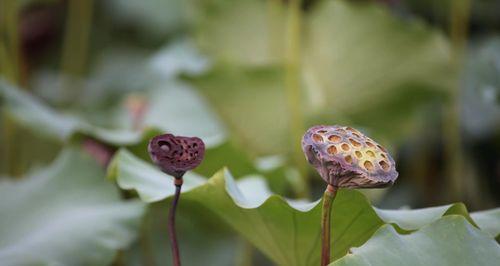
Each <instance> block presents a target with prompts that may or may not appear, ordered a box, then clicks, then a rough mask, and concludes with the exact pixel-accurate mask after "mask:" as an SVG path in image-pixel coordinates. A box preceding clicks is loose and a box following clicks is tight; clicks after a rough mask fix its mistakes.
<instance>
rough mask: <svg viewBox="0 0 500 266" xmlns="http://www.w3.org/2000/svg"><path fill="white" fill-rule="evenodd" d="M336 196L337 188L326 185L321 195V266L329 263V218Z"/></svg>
mask: <svg viewBox="0 0 500 266" xmlns="http://www.w3.org/2000/svg"><path fill="white" fill-rule="evenodd" d="M336 195H337V188H336V187H334V186H332V185H330V184H329V185H328V186H327V187H326V190H325V193H324V194H323V209H322V211H321V266H326V265H328V264H329V263H330V234H331V233H330V229H331V227H330V220H331V219H330V218H331V209H332V203H333V200H334V199H335V196H336Z"/></svg>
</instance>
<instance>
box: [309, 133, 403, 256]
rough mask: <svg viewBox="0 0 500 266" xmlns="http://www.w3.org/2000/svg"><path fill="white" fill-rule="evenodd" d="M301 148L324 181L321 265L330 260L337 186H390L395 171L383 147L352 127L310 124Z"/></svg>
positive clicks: (395, 173)
mask: <svg viewBox="0 0 500 266" xmlns="http://www.w3.org/2000/svg"><path fill="white" fill-rule="evenodd" d="M302 150H303V151H304V154H305V155H306V158H307V161H308V162H309V163H310V164H311V165H312V166H313V167H314V168H315V169H316V170H317V171H318V173H319V175H320V176H321V177H322V178H323V180H325V182H327V184H328V185H327V187H326V190H325V192H324V195H323V208H322V215H321V243H322V247H321V265H322V266H325V265H328V264H329V263H330V234H331V233H330V220H331V209H332V203H333V200H334V199H335V196H336V194H337V190H338V189H339V188H379V187H386V186H390V185H392V184H393V183H394V181H395V180H396V178H397V176H398V172H397V171H396V164H395V162H394V160H393V159H392V157H391V156H390V155H389V153H388V152H387V151H386V149H385V148H384V147H382V146H381V145H380V144H378V143H376V142H375V141H373V140H372V139H370V138H369V137H367V136H365V135H364V134H363V133H361V132H360V131H358V130H356V129H354V128H352V127H344V126H337V125H335V126H325V125H320V126H314V127H311V128H310V129H309V130H307V132H306V133H305V135H304V137H303V138H302Z"/></svg>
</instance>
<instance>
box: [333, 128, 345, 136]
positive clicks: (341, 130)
mask: <svg viewBox="0 0 500 266" xmlns="http://www.w3.org/2000/svg"><path fill="white" fill-rule="evenodd" d="M335 131H337V132H338V133H340V134H342V135H343V134H346V133H347V132H346V131H345V130H343V129H341V128H337V130H335Z"/></svg>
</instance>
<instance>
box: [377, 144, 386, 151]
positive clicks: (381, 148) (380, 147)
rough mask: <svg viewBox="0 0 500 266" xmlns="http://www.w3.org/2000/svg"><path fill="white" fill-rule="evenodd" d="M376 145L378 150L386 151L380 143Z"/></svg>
mask: <svg viewBox="0 0 500 266" xmlns="http://www.w3.org/2000/svg"><path fill="white" fill-rule="evenodd" d="M377 147H378V148H379V149H380V150H382V151H383V152H387V151H386V150H385V148H384V147H382V146H380V145H377Z"/></svg>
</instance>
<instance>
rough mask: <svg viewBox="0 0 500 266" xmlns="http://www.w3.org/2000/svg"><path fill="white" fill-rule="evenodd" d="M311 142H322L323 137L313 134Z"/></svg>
mask: <svg viewBox="0 0 500 266" xmlns="http://www.w3.org/2000/svg"><path fill="white" fill-rule="evenodd" d="M313 140H314V141H315V142H323V137H322V136H320V135H318V134H313Z"/></svg>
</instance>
